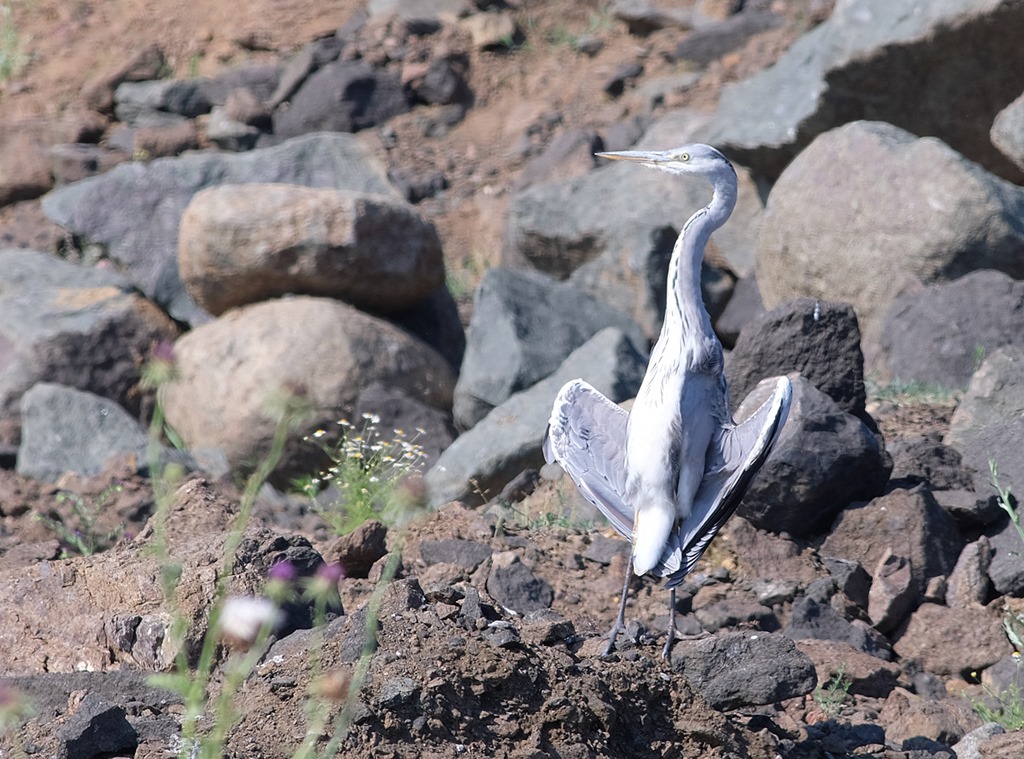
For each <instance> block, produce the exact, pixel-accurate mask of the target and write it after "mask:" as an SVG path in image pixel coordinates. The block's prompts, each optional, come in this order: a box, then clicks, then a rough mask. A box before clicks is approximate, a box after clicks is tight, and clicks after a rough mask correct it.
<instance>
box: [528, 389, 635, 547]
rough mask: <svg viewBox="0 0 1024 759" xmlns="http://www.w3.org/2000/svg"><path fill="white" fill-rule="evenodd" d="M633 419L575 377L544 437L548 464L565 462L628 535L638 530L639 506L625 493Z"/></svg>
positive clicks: (561, 396)
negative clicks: (628, 422)
mask: <svg viewBox="0 0 1024 759" xmlns="http://www.w3.org/2000/svg"><path fill="white" fill-rule="evenodd" d="M628 418H629V414H627V413H626V412H625V411H623V410H622V409H621V408H619V407H618V406H616V405H615V404H614V403H612V402H611V401H610V400H608V399H607V398H605V397H604V396H603V395H601V393H599V392H598V391H597V390H595V389H594V388H593V387H592V386H591V385H589V384H587V383H586V382H584V381H583V380H573V381H572V382H567V383H566V384H565V385H564V386H563V387H562V389H561V390H560V391H559V392H558V396H557V397H556V398H555V403H554V406H553V407H552V409H551V420H550V421H549V422H548V429H547V433H546V434H545V436H544V458H545V459H546V460H547V461H548V463H549V464H550V463H552V462H556V461H557V462H558V463H559V464H561V465H562V468H563V469H564V470H565V471H566V472H567V473H568V474H569V476H570V477H571V478H572V480H573V482H575V483H576V487H577V488H579V491H580V493H582V494H583V497H584V498H586V499H587V500H588V501H590V502H591V503H592V504H594V505H595V506H597V508H598V509H600V510H601V513H602V514H604V515H605V517H606V518H607V519H608V521H609V522H611V524H612V526H613V527H614V528H615V529H616V530H617V531H618V532H619V533H620V534H621V535H623V536H624V537H626V538H630V537H631V536H632V534H633V509H631V508H630V507H629V506H628V505H626V502H625V500H624V499H623V497H622V494H623V492H624V489H625V471H624V469H625V467H624V457H625V448H626V420H627V419H628Z"/></svg>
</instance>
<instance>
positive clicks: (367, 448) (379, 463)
mask: <svg viewBox="0 0 1024 759" xmlns="http://www.w3.org/2000/svg"><path fill="white" fill-rule="evenodd" d="M338 427H339V428H340V430H341V435H340V437H339V438H338V442H337V443H334V444H329V445H322V446H321V449H322V450H323V451H324V453H325V454H326V455H327V457H328V459H329V460H330V462H331V463H330V465H329V466H328V468H327V469H326V470H325V471H323V472H321V473H320V474H319V475H318V476H316V477H306V478H302V479H300V480H298V481H297V482H296V483H295V484H296V486H297V488H298V490H299V491H300V492H301V493H303V494H304V495H306V496H307V497H308V498H309V499H310V503H311V505H312V508H313V510H314V511H315V512H316V513H317V514H319V515H320V517H321V518H322V519H323V520H324V521H325V522H327V524H328V525H329V526H330V527H331V529H332V530H333V531H334V532H335V533H336V534H338V535H346V534H348V533H350V532H352V531H353V530H355V529H356V528H357V527H359V526H360V525H361V524H363V523H364V522H366V521H367V520H370V519H378V520H380V521H382V522H384V523H385V524H394V523H395V522H396V521H397V519H398V515H399V514H398V512H400V511H402V510H403V509H404V506H403V505H402V503H401V499H400V498H399V497H398V492H399V486H400V484H401V483H402V482H403V481H404V480H406V479H407V478H410V477H417V476H419V475H420V474H421V473H422V471H423V467H424V463H425V461H426V454H425V453H424V451H423V448H422V446H420V445H418V444H417V442H416V441H417V439H418V438H419V436H420V435H423V434H425V433H424V431H423V430H422V429H417V430H416V431H415V435H413V436H412V437H410V436H408V435H407V434H406V432H405V430H402V429H396V430H392V432H391V435H387V434H385V433H384V431H383V430H381V427H380V417H379V416H376V415H374V414H364V415H363V418H362V420H361V424H359V425H358V426H356V425H353V424H352V423H351V422H349V421H348V420H347V419H341V420H339V421H338ZM327 437H328V435H327V432H326V431H325V430H317V431H316V432H314V433H313V434H312V435H310V436H309V437H307V438H306V439H307V440H308V441H311V442H314V443H316V442H318V441H320V440H325V439H327ZM328 489H330V492H332V493H333V494H335V495H336V497H335V498H331V499H324V498H323V495H324V494H323V491H325V490H328ZM325 500H326V503H325V502H324V501H325Z"/></svg>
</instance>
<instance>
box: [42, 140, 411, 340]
mask: <svg viewBox="0 0 1024 759" xmlns="http://www.w3.org/2000/svg"><path fill="white" fill-rule="evenodd" d="M253 182H287V183H290V184H301V185H308V186H309V187H335V188H344V189H346V190H358V191H359V192H372V193H376V194H378V195H387V196H389V197H394V198H397V197H398V195H397V190H396V189H395V188H394V186H393V185H392V184H391V183H390V182H389V181H388V178H387V174H386V172H385V170H384V166H383V165H382V164H381V162H380V161H379V160H378V159H377V158H376V157H375V156H374V155H373V153H372V151H371V150H370V149H369V148H368V147H367V146H366V145H365V144H364V143H363V142H361V141H360V140H357V139H356V138H354V137H352V136H351V135H346V134H311V135H308V136H304V137H299V138H296V139H294V140H288V141H287V142H283V143H281V144H280V145H275V146H274V147H270V148H264V149H260V150H250V151H248V152H246V153H219V152H216V151H198V152H192V153H188V154H186V155H183V156H180V157H177V158H161V159H157V160H155V161H150V162H148V163H145V162H142V161H130V162H127V163H123V164H121V165H119V166H116V167H115V168H114V169H112V170H111V171H108V172H107V173H105V174H101V175H99V176H95V177H90V178H89V179H84V180H82V181H81V182H74V183H72V184H70V185H67V186H65V187H61V188H59V189H57V190H54V191H53V192H51V193H49V194H48V195H47V196H46V197H45V198H44V199H43V211H44V213H45V214H46V215H47V216H48V217H50V218H51V219H52V220H53V221H54V222H56V223H57V224H59V225H60V226H61V227H63V228H64V229H65V230H67V231H68V232H70V233H71V234H73V235H75V236H77V237H80V238H82V239H84V240H88V241H89V242H90V243H94V244H96V245H99V246H102V248H103V249H104V250H105V251H106V253H107V256H108V257H109V258H110V259H111V260H112V261H114V262H115V263H116V264H117V265H118V267H119V269H120V270H121V271H123V272H124V273H125V274H126V275H127V276H128V278H129V279H131V281H132V282H133V283H134V284H135V285H136V286H137V287H138V288H139V289H140V290H141V291H142V292H143V293H145V294H146V295H147V296H148V297H149V298H152V299H153V300H154V301H155V302H156V303H158V304H159V305H160V306H162V307H163V308H164V310H166V311H167V313H169V314H170V315H171V316H173V317H174V318H175V319H177V320H178V321H184V322H189V323H190V324H199V323H202V322H205V321H208V320H209V318H210V315H209V314H207V313H206V312H205V311H203V310H202V309H200V308H198V307H197V306H196V304H195V303H194V302H193V301H192V298H191V297H190V296H189V295H188V293H187V292H186V291H185V287H184V285H183V284H182V282H181V275H180V273H179V271H178V225H179V223H180V222H181V215H182V214H183V213H184V212H185V208H186V207H187V206H188V203H189V201H190V200H191V199H192V196H193V195H194V194H195V193H197V192H198V191H199V190H202V189H204V188H206V187H210V186H212V185H220V184H251V183H253Z"/></svg>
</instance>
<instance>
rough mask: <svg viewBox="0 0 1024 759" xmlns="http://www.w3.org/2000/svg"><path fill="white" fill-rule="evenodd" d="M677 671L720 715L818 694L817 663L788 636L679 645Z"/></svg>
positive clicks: (738, 636)
mask: <svg viewBox="0 0 1024 759" xmlns="http://www.w3.org/2000/svg"><path fill="white" fill-rule="evenodd" d="M672 658H673V661H672V667H673V669H675V670H676V671H677V672H679V673H680V674H681V675H682V676H683V677H685V678H686V680H687V682H689V683H690V685H691V687H693V689H694V690H696V691H697V692H698V693H700V695H701V696H703V697H704V698H705V699H706V700H707V702H708V703H709V704H711V706H712V707H713V708H714V709H720V710H724V709H739V708H743V707H750V706H757V705H762V704H773V703H776V702H778V701H785V700H786V699H789V698H795V697H797V696H803V695H806V694H808V693H810V692H811V691H812V690H814V686H815V685H817V676H816V675H815V671H814V663H813V662H812V661H811V660H810V658H808V656H807V655H806V654H804V653H803V652H801V651H800V650H798V649H797V647H796V646H795V645H794V644H793V641H792V640H790V639H789V638H787V637H785V636H783V635H773V634H771V633H763V632H756V633H751V632H737V633H727V634H724V635H715V636H712V637H710V638H706V639H705V640H702V641H699V642H696V643H691V644H678V645H677V646H676V648H675V649H674V651H673V657H672Z"/></svg>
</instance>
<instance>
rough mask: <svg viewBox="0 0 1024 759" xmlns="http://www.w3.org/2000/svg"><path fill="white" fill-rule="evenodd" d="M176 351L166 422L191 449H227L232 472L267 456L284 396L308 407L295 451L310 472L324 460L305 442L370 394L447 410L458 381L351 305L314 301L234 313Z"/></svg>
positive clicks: (432, 357)
mask: <svg viewBox="0 0 1024 759" xmlns="http://www.w3.org/2000/svg"><path fill="white" fill-rule="evenodd" d="M175 355H176V362H177V370H178V377H177V379H176V380H175V381H174V382H172V383H170V384H168V385H165V386H164V387H163V388H162V389H161V399H162V401H163V404H164V408H165V410H166V414H167V421H168V422H169V423H170V424H171V425H172V426H173V427H174V428H175V429H176V430H177V431H178V433H179V434H180V435H181V436H182V438H183V439H184V440H185V442H186V443H187V444H188V446H189V447H190V448H192V449H197V448H198V449H220V450H221V451H223V453H224V454H225V455H226V457H227V461H228V464H229V465H230V466H231V467H232V468H236V467H242V466H251V465H252V464H253V463H254V462H256V461H258V460H259V459H260V458H261V457H262V456H264V455H265V454H266V452H267V451H268V450H269V446H270V442H271V440H272V438H273V435H274V430H275V427H276V426H277V419H278V416H279V414H280V408H278V409H277V410H275V409H274V408H273V405H274V402H275V401H278V402H279V401H281V400H283V397H282V396H283V395H292V396H295V397H296V399H297V400H299V401H300V402H301V403H302V404H303V405H304V406H305V407H306V408H307V409H308V414H307V415H306V416H305V418H304V423H303V425H302V429H300V430H298V432H297V433H296V436H295V437H294V438H293V441H294V442H295V445H294V446H292V447H290V449H289V455H291V454H295V455H296V456H298V458H293V459H290V461H291V464H293V465H294V466H297V467H298V469H299V470H300V471H301V472H302V473H305V474H309V473H310V472H311V471H315V469H316V468H317V466H318V464H317V463H316V462H319V461H320V460H321V459H320V458H319V456H318V455H317V454H318V452H317V451H316V450H315V449H314V447H313V446H311V445H309V444H305V445H302V444H300V439H301V437H302V436H303V435H304V434H308V433H310V432H312V431H314V430H316V429H325V430H327V431H329V432H333V431H336V430H337V429H338V427H337V424H336V422H337V421H338V420H339V419H341V418H342V417H346V416H350V415H351V413H352V410H353V408H354V407H355V404H356V400H357V398H358V397H359V393H360V390H361V389H362V388H365V387H367V386H368V385H370V384H371V383H374V382H380V383H382V384H383V385H386V386H390V387H394V388H396V389H398V390H400V391H403V392H405V393H407V394H409V395H411V396H413V397H416V398H419V399H420V400H422V401H423V402H424V403H426V404H428V405H431V406H433V407H435V408H442V409H447V408H450V407H451V402H452V390H453V388H454V385H455V378H454V376H453V373H452V370H451V368H450V367H449V365H448V362H447V361H445V360H444V358H443V357H441V355H440V354H438V353H437V352H435V351H434V350H433V349H431V348H430V347H429V346H427V345H426V344H425V343H422V342H420V341H419V340H417V339H416V338H414V337H412V336H410V335H409V334H408V333H406V332H404V331H402V330H400V329H399V328H397V327H395V326H393V325H391V324H389V323H387V322H385V321H383V320H380V319H377V318H374V317H372V316H368V315H367V314H364V313H362V312H360V311H357V310H356V309H354V308H352V307H351V306H346V305H345V304H343V303H339V302H338V301H335V300H330V299H326V298H312V297H308V296H297V297H293V298H284V299H279V300H272V301H267V302H264V303H256V304H253V305H250V306H245V307H242V308H238V309H235V310H233V311H232V312H230V313H228V314H225V315H224V316H222V317H221V318H219V319H216V320H214V321H212V322H209V323H207V324H204V325H202V326H201V327H198V328H196V329H194V330H192V331H191V332H189V333H188V334H187V335H185V336H184V337H182V338H181V339H180V340H179V341H178V343H177V344H176V346H175ZM268 404H269V405H268ZM301 451H306V452H308V453H305V454H303V453H301ZM300 471H295V472H293V473H295V474H298V473H300Z"/></svg>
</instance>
